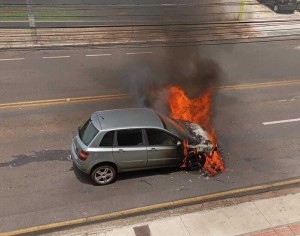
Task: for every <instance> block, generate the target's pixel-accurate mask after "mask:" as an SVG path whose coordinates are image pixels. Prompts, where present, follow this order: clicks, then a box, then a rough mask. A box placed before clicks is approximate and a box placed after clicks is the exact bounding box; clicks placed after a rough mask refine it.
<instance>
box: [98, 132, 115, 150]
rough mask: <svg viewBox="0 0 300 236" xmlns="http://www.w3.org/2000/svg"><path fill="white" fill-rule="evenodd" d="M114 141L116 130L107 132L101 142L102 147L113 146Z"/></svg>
mask: <svg viewBox="0 0 300 236" xmlns="http://www.w3.org/2000/svg"><path fill="white" fill-rule="evenodd" d="M113 142H114V131H110V132H107V133H106V134H105V135H104V137H103V138H102V140H101V142H100V147H111V146H112V145H113Z"/></svg>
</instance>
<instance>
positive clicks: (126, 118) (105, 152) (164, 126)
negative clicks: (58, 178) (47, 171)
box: [69, 108, 222, 185]
mask: <svg viewBox="0 0 300 236" xmlns="http://www.w3.org/2000/svg"><path fill="white" fill-rule="evenodd" d="M216 153H217V147H216V145H214V144H213V142H212V140H210V139H209V135H208V133H207V132H206V131H205V130H204V128H203V127H201V126H200V125H198V124H196V123H193V122H189V121H185V120H178V119H172V118H169V117H167V116H165V115H163V114H160V113H158V112H156V111H154V110H152V109H148V108H131V109H116V110H106V111H97V112H94V113H93V114H92V115H91V117H90V118H89V119H88V120H87V121H86V122H85V123H84V124H83V125H82V126H81V127H79V128H78V130H77V132H76V135H75V137H74V138H73V141H72V144H71V155H70V157H69V158H70V159H72V160H73V162H74V164H75V165H76V166H77V167H78V168H79V169H80V170H81V171H83V172H85V173H87V174H89V175H90V176H91V178H92V180H93V181H94V183H95V184H97V185H106V184H109V183H112V182H113V181H114V180H115V178H116V176H117V173H121V172H125V171H134V170H142V169H155V168H162V167H176V166H181V167H186V168H188V169H191V170H197V169H199V168H201V167H205V165H207V163H208V164H209V165H210V166H211V165H215V164H214V161H212V160H213V159H212V157H214V156H215V154H216ZM213 168H214V169H215V170H217V171H218V168H219V167H213ZM219 169H220V171H221V170H222V169H221V168H219Z"/></svg>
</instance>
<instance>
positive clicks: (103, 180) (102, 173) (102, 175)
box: [91, 165, 117, 185]
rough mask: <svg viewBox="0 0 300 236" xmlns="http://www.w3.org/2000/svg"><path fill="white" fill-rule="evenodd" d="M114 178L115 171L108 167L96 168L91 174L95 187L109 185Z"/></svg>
mask: <svg viewBox="0 0 300 236" xmlns="http://www.w3.org/2000/svg"><path fill="white" fill-rule="evenodd" d="M116 176H117V172H116V169H115V168H114V167H113V166H110V165H103V166H98V167H96V168H95V169H94V170H93V172H92V174H91V177H92V179H93V181H94V183H95V184H97V185H106V184H110V183H112V182H113V181H114V180H115V179H116Z"/></svg>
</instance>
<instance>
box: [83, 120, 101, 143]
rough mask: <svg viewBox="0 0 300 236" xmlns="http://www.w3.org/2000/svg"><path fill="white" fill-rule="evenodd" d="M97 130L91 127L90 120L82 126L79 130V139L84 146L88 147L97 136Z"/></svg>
mask: <svg viewBox="0 0 300 236" xmlns="http://www.w3.org/2000/svg"><path fill="white" fill-rule="evenodd" d="M98 132H99V131H98V129H96V127H95V126H94V125H93V123H92V121H91V119H89V120H87V122H85V123H84V125H83V126H81V127H80V128H79V137H80V139H81V141H82V142H83V143H84V144H85V145H87V146H88V145H89V144H90V143H91V141H92V140H93V139H94V138H95V136H96V135H97V134H98Z"/></svg>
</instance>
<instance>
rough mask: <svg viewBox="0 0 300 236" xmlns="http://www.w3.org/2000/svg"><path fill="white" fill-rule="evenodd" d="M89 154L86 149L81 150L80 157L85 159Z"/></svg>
mask: <svg viewBox="0 0 300 236" xmlns="http://www.w3.org/2000/svg"><path fill="white" fill-rule="evenodd" d="M88 156H89V153H88V152H86V151H83V150H81V151H80V153H79V159H80V160H82V161H85V160H86V159H87V158H88Z"/></svg>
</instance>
